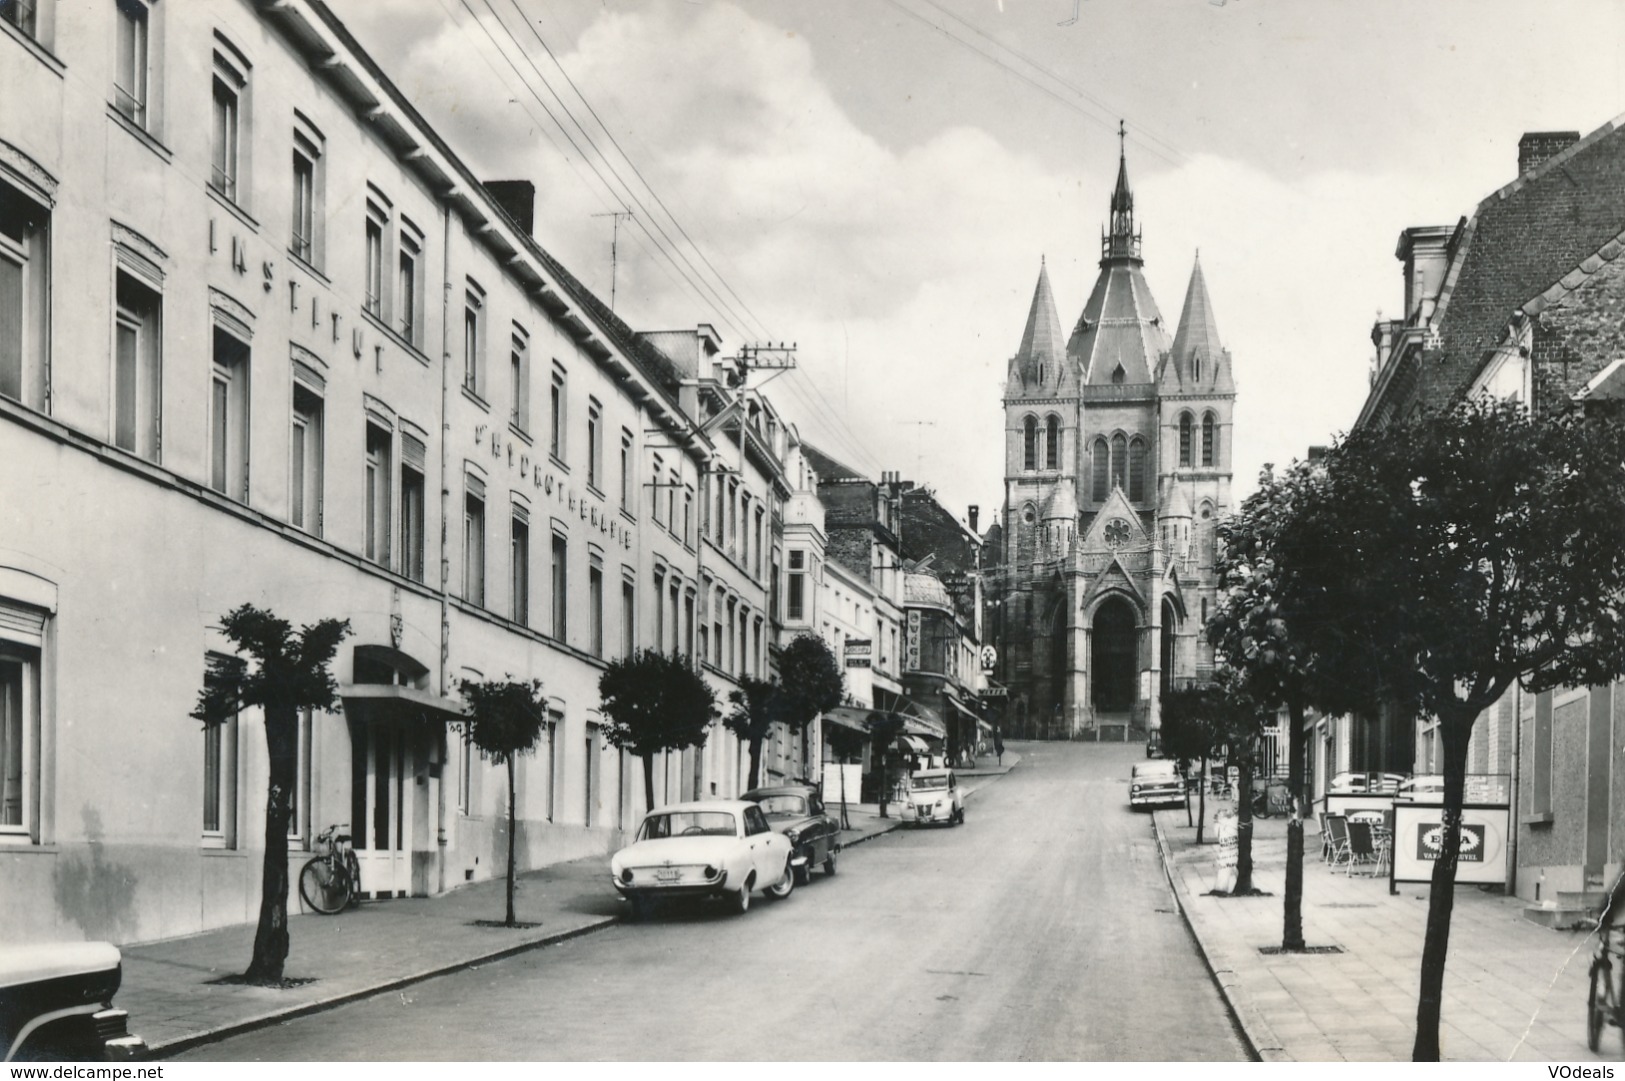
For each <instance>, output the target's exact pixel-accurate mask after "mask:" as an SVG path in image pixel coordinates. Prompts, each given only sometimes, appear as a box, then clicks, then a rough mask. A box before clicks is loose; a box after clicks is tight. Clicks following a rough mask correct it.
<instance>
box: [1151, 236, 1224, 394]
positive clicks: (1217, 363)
mask: <svg viewBox="0 0 1625 1081" xmlns="http://www.w3.org/2000/svg"><path fill="white" fill-rule="evenodd" d="M1197 359H1200V360H1201V363H1200V364H1199V365H1198V364H1197V363H1195V361H1196V360H1197ZM1162 380H1163V383H1164V384H1165V385H1170V384H1171V385H1173V386H1175V387H1178V388H1180V389H1183V390H1207V391H1213V392H1216V393H1219V394H1227V393H1228V394H1233V393H1235V390H1236V386H1235V383H1234V382H1233V381H1232V379H1231V375H1230V355H1229V353H1227V352H1226V351H1225V348H1224V345H1223V344H1222V343H1221V342H1220V341H1219V324H1218V322H1217V321H1216V320H1215V319H1214V318H1213V301H1212V300H1210V299H1209V298H1208V295H1207V278H1206V277H1204V276H1203V274H1202V258H1201V255H1200V253H1198V255H1197V257H1196V263H1195V265H1194V266H1193V267H1192V268H1191V280H1190V284H1189V285H1188V286H1186V287H1185V304H1184V307H1183V308H1181V309H1180V313H1179V329H1178V331H1177V332H1175V334H1174V344H1173V349H1172V350H1171V351H1170V352H1169V354H1168V363H1167V366H1166V367H1165V368H1164V370H1163V372H1162Z"/></svg>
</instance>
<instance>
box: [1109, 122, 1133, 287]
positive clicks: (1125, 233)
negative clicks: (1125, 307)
mask: <svg viewBox="0 0 1625 1081" xmlns="http://www.w3.org/2000/svg"><path fill="white" fill-rule="evenodd" d="M1127 138H1128V129H1127V128H1126V127H1125V126H1124V124H1123V122H1122V121H1121V120H1119V121H1118V122H1117V186H1116V187H1115V188H1113V189H1112V201H1111V231H1110V233H1108V234H1104V235H1102V236H1101V238H1100V258H1101V259H1102V260H1103V261H1104V260H1106V259H1111V258H1117V257H1127V258H1130V259H1138V258H1139V257H1140V234H1139V233H1138V232H1136V231H1135V229H1134V192H1133V191H1132V190H1130V188H1129V186H1128V151H1127Z"/></svg>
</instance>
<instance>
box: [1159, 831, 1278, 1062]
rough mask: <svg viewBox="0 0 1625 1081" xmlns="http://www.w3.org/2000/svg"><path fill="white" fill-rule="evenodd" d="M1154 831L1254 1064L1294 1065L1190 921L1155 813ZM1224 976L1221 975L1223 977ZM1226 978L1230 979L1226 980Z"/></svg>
mask: <svg viewBox="0 0 1625 1081" xmlns="http://www.w3.org/2000/svg"><path fill="white" fill-rule="evenodd" d="M1151 832H1152V833H1153V834H1154V835H1155V836H1156V838H1157V851H1158V852H1159V853H1160V854H1161V856H1162V873H1163V877H1165V878H1166V879H1167V880H1168V890H1169V892H1170V893H1172V894H1173V895H1174V904H1176V905H1178V906H1179V918H1180V920H1181V921H1183V922H1184V924H1185V930H1186V931H1187V932H1189V933H1190V936H1191V941H1193V942H1195V943H1196V952H1197V953H1199V954H1200V955H1201V957H1202V965H1203V967H1205V968H1206V969H1207V971H1208V975H1209V976H1210V977H1211V978H1212V980H1213V985H1214V986H1215V987H1217V988H1218V989H1219V995H1220V997H1222V998H1223V999H1224V1004H1225V1008H1226V1009H1228V1010H1229V1012H1230V1022H1231V1024H1232V1025H1234V1026H1235V1029H1236V1032H1237V1034H1239V1035H1240V1036H1241V1041H1242V1043H1243V1044H1245V1045H1246V1048H1247V1054H1248V1056H1249V1057H1251V1058H1252V1060H1253V1061H1254V1062H1292V1061H1295V1060H1294V1059H1293V1058H1292V1056H1291V1055H1289V1054H1287V1053H1286V1050H1285V1049H1284V1048H1282V1047H1281V1041H1280V1040H1279V1039H1277V1038H1276V1036H1275V1031H1274V1030H1273V1029H1272V1028H1270V1026H1269V1024H1268V1022H1266V1021H1265V1020H1264V1018H1263V1015H1262V1014H1261V1013H1260V1012H1259V1010H1258V1009H1257V1008H1256V1007H1255V1006H1254V1005H1253V1002H1252V998H1251V997H1250V996H1249V995H1248V994H1247V993H1246V991H1245V990H1244V989H1243V988H1242V987H1241V985H1240V982H1239V981H1238V980H1237V979H1236V974H1235V972H1234V971H1232V970H1231V969H1220V968H1218V967H1216V966H1215V965H1214V963H1213V955H1212V953H1211V952H1210V951H1209V949H1208V946H1207V943H1206V942H1205V941H1204V940H1203V938H1202V934H1201V932H1200V931H1198V930H1197V929H1196V924H1195V923H1194V922H1193V921H1192V920H1191V917H1190V912H1189V911H1187V909H1186V907H1185V898H1186V896H1187V895H1188V892H1187V890H1186V889H1185V886H1184V883H1183V882H1181V881H1180V880H1179V879H1178V877H1177V876H1176V875H1175V874H1174V858H1173V852H1172V850H1171V849H1170V848H1169V847H1168V839H1167V838H1166V837H1164V836H1163V833H1162V826H1161V825H1159V824H1158V822H1157V814H1156V811H1154V810H1153V811H1152V812H1151ZM1221 974H1222V975H1221ZM1223 976H1228V977H1229V979H1228V980H1226V979H1224V978H1223Z"/></svg>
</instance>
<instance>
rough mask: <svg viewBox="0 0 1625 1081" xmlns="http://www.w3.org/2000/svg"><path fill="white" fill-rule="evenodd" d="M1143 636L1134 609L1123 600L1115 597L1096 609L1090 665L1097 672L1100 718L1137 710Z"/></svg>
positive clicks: (1095, 695) (1095, 701)
mask: <svg viewBox="0 0 1625 1081" xmlns="http://www.w3.org/2000/svg"><path fill="white" fill-rule="evenodd" d="M1139 636H1140V629H1139V625H1138V621H1137V620H1136V619H1135V617H1134V609H1133V607H1132V606H1130V605H1129V603H1128V602H1127V601H1125V600H1123V599H1122V598H1121V597H1111V598H1109V599H1108V600H1107V601H1106V602H1105V603H1104V604H1102V605H1101V606H1100V607H1099V608H1098V609H1096V610H1095V618H1094V622H1093V624H1092V626H1091V633H1090V647H1089V663H1090V666H1091V668H1092V669H1093V671H1094V679H1093V681H1092V682H1093V693H1092V694H1091V701H1092V704H1093V705H1094V709H1095V713H1096V714H1097V715H1098V714H1102V713H1127V712H1128V711H1130V710H1132V709H1133V708H1134V690H1135V687H1134V681H1135V655H1136V654H1137V653H1138V648H1137V647H1138V645H1139Z"/></svg>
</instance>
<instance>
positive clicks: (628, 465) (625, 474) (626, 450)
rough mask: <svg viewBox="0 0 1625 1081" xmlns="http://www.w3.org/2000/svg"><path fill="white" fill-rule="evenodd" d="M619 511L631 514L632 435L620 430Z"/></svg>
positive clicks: (623, 429)
mask: <svg viewBox="0 0 1625 1081" xmlns="http://www.w3.org/2000/svg"><path fill="white" fill-rule="evenodd" d="M621 509H622V510H624V511H626V512H627V513H629V514H630V513H632V433H631V432H629V431H627V430H626V429H625V428H622V429H621Z"/></svg>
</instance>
